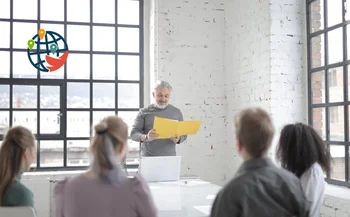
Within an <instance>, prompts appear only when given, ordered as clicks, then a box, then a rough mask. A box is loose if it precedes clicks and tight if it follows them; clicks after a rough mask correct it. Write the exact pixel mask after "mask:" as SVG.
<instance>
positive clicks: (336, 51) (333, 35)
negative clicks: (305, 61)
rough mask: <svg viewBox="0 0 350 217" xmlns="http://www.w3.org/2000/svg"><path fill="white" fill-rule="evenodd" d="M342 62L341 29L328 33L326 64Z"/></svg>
mask: <svg viewBox="0 0 350 217" xmlns="http://www.w3.org/2000/svg"><path fill="white" fill-rule="evenodd" d="M341 61H343V31H342V28H338V29H335V30H333V31H330V32H328V64H332V63H337V62H341Z"/></svg>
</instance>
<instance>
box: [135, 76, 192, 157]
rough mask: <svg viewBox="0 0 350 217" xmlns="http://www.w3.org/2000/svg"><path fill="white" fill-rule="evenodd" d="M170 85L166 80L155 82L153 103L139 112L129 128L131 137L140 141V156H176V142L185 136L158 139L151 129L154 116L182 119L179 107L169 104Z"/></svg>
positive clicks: (179, 141)
mask: <svg viewBox="0 0 350 217" xmlns="http://www.w3.org/2000/svg"><path fill="white" fill-rule="evenodd" d="M171 91H172V87H171V86H170V84H169V83H168V82H165V81H160V82H157V84H156V86H155V88H154V91H153V93H152V94H153V97H154V99H155V103H154V104H151V105H149V106H147V107H145V108H143V109H141V111H140V112H139V114H138V115H137V117H136V119H135V122H134V125H133V127H132V130H131V138H132V140H134V141H136V142H141V143H142V145H141V155H142V156H176V147H175V145H176V144H180V143H182V142H183V141H185V140H186V138H187V136H186V135H184V136H176V137H172V138H169V139H158V135H157V134H156V132H155V131H154V130H153V121H154V117H155V116H158V117H163V118H168V119H173V120H178V121H182V120H183V116H182V113H181V111H180V109H178V108H176V107H174V106H173V105H170V104H169V99H170V96H171Z"/></svg>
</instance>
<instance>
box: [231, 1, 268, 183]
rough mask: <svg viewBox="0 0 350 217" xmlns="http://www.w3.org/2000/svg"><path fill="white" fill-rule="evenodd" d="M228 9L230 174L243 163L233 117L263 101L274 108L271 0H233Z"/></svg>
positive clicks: (266, 105) (263, 106) (264, 105)
mask: <svg viewBox="0 0 350 217" xmlns="http://www.w3.org/2000/svg"><path fill="white" fill-rule="evenodd" d="M225 8H226V11H225V27H226V31H225V78H226V79H225V80H226V94H227V101H228V107H227V121H228V123H227V126H228V127H227V131H228V133H227V136H228V138H227V141H228V146H229V149H228V151H227V153H228V156H227V162H228V163H227V165H228V171H227V174H228V176H232V175H233V174H234V173H235V172H236V170H237V168H238V166H239V165H240V163H241V158H240V157H239V156H238V155H237V154H236V152H235V150H236V147H235V137H234V133H233V132H234V131H233V117H234V115H235V114H236V112H237V111H239V110H241V109H243V108H245V107H248V106H253V105H259V106H261V107H262V108H264V109H266V110H267V111H269V112H270V100H271V96H270V91H269V90H270V71H271V64H270V62H271V61H270V59H271V57H270V37H269V36H270V15H269V3H268V1H257V0H250V1H246V0H229V1H227V5H226V7H225Z"/></svg>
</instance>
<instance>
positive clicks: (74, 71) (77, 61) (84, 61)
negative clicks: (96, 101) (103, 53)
mask: <svg viewBox="0 0 350 217" xmlns="http://www.w3.org/2000/svg"><path fill="white" fill-rule="evenodd" d="M67 78H68V79H89V78H90V55H89V54H69V58H68V60H67Z"/></svg>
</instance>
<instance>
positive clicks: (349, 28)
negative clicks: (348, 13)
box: [346, 5, 350, 60]
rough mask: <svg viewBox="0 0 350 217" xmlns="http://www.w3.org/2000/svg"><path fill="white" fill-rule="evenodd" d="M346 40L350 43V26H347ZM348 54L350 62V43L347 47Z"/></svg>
mask: <svg viewBox="0 0 350 217" xmlns="http://www.w3.org/2000/svg"><path fill="white" fill-rule="evenodd" d="M349 6H350V5H349ZM346 40H347V41H348V42H350V25H347V26H346ZM346 50H347V51H346V52H347V55H348V56H347V57H348V60H350V43H347V47H346Z"/></svg>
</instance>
